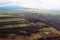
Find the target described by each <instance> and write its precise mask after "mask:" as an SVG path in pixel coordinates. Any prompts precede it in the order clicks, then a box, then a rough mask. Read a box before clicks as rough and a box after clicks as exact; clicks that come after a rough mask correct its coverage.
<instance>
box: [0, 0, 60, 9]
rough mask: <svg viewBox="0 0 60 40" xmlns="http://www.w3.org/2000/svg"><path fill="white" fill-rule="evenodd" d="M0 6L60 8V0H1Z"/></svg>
mask: <svg viewBox="0 0 60 40" xmlns="http://www.w3.org/2000/svg"><path fill="white" fill-rule="evenodd" d="M0 6H22V7H28V8H36V9H51V10H60V0H0Z"/></svg>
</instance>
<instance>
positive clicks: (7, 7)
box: [0, 6, 26, 10]
mask: <svg viewBox="0 0 60 40" xmlns="http://www.w3.org/2000/svg"><path fill="white" fill-rule="evenodd" d="M17 9H26V8H24V7H20V6H4V7H0V10H17Z"/></svg>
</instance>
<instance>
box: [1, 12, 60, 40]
mask: <svg viewBox="0 0 60 40" xmlns="http://www.w3.org/2000/svg"><path fill="white" fill-rule="evenodd" d="M7 13H8V12H6V14H4V13H3V14H0V15H1V16H0V39H1V40H4V39H5V40H40V39H39V38H44V37H46V38H48V37H51V36H48V35H50V34H57V36H58V37H59V36H60V25H59V24H60V16H59V15H51V14H45V15H44V14H42V13H40V12H39V13H38V12H37V13H35V12H21V13H20V12H19V13H18V12H17V13H11V14H7ZM46 32H47V33H48V34H46ZM47 36H48V37H47ZM57 36H56V37H57ZM53 38H55V35H54V37H53ZM51 39H52V38H51Z"/></svg>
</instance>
